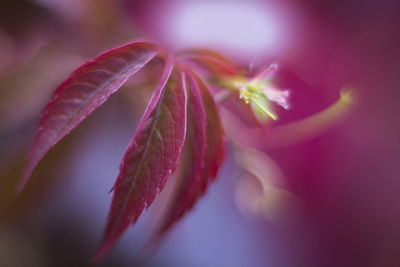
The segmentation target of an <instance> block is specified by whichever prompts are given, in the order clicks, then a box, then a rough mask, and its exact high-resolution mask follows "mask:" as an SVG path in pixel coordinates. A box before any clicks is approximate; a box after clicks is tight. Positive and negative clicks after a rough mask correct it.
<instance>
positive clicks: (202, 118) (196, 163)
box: [153, 73, 225, 241]
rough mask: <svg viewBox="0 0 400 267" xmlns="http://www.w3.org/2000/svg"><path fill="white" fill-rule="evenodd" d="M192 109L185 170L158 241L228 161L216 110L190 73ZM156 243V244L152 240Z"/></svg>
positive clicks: (200, 81) (213, 103)
mask: <svg viewBox="0 0 400 267" xmlns="http://www.w3.org/2000/svg"><path fill="white" fill-rule="evenodd" d="M187 76H188V88H189V90H188V91H189V92H190V93H189V99H190V102H189V103H190V106H189V112H188V136H187V140H186V143H185V146H186V147H185V148H186V149H185V152H187V154H188V156H185V157H184V160H183V163H184V169H183V173H182V175H181V176H180V177H179V181H178V184H177V187H176V190H175V192H174V195H173V198H172V200H171V203H169V204H170V208H169V210H167V213H166V216H165V219H164V222H163V224H162V225H161V228H160V231H159V232H158V233H157V235H156V237H155V238H156V239H157V238H158V239H159V238H160V237H161V236H162V235H163V234H164V233H165V232H166V231H167V230H168V229H169V228H170V227H171V226H172V225H173V224H174V223H175V222H177V221H178V220H179V219H180V218H181V217H182V216H183V215H184V214H185V213H186V212H187V211H189V210H190V209H191V208H192V207H193V206H194V204H195V203H196V201H197V200H198V199H199V198H200V197H201V196H202V195H203V194H204V192H205V191H206V189H207V186H208V184H209V182H210V181H211V180H214V179H215V178H216V176H217V173H218V170H219V168H220V166H221V165H222V162H223V161H224V158H225V134H224V131H223V128H222V124H221V121H220V118H219V114H218V110H217V106H216V104H215V102H214V99H213V97H212V95H211V93H210V91H209V90H208V88H207V86H206V84H205V83H204V82H203V81H202V80H201V79H200V78H199V77H198V76H196V75H195V74H192V73H188V74H187ZM153 241H156V240H153Z"/></svg>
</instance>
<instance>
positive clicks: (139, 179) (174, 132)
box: [93, 61, 186, 261]
mask: <svg viewBox="0 0 400 267" xmlns="http://www.w3.org/2000/svg"><path fill="white" fill-rule="evenodd" d="M172 68H173V63H172V62H171V61H168V62H167V65H166V68H165V71H164V74H163V78H162V81H161V83H160V85H159V87H158V88H157V89H156V91H155V92H154V94H153V96H152V99H151V100H150V104H149V106H148V107H147V109H146V111H145V113H144V115H143V118H142V120H141V122H140V124H139V126H138V129H137V130H136V133H135V135H134V136H133V138H132V140H131V142H130V144H129V146H128V148H127V150H126V152H125V155H124V158H123V160H122V163H121V167H120V174H119V176H118V179H117V181H116V184H115V186H114V188H115V191H114V197H113V200H112V204H111V211H110V213H109V216H108V223H107V227H106V231H105V235H104V238H103V241H102V244H101V246H100V249H99V251H98V253H97V255H96V256H95V257H94V259H93V260H94V261H98V260H100V259H101V258H102V257H103V256H104V255H105V254H106V253H107V252H108V251H109V250H110V249H111V248H112V246H113V245H114V244H115V242H116V241H117V239H118V238H119V237H120V236H121V234H122V233H123V232H124V231H125V230H126V228H127V227H128V226H129V225H130V224H131V223H135V222H136V220H137V219H138V217H139V215H140V214H141V213H142V211H143V209H144V208H147V207H148V206H149V205H150V204H151V203H152V201H153V200H154V198H155V196H156V195H157V193H158V192H159V191H160V190H161V189H162V188H163V187H164V185H165V183H166V181H167V179H168V178H169V177H170V176H171V174H172V173H173V172H174V171H175V169H176V166H177V163H178V160H179V158H180V155H181V152H182V148H183V144H184V140H185V134H186V92H185V84H184V75H183V73H181V72H180V71H174V73H172V76H171V77H170V73H171V71H172ZM168 78H169V80H168ZM167 80H168V83H167Z"/></svg>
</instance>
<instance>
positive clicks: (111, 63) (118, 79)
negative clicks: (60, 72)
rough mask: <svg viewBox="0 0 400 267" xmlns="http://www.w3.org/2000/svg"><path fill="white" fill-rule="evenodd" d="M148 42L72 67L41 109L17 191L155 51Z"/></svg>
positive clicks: (123, 47) (126, 47) (131, 45)
mask: <svg viewBox="0 0 400 267" xmlns="http://www.w3.org/2000/svg"><path fill="white" fill-rule="evenodd" d="M157 50H158V49H157V47H156V46H155V45H153V44H151V43H147V42H133V43H129V44H127V45H124V46H121V47H118V48H114V49H111V50H108V51H106V52H104V53H102V54H100V55H98V56H97V57H96V58H95V59H93V60H91V61H89V62H87V63H86V64H84V65H83V66H81V67H79V68H78V69H77V70H75V71H74V72H73V73H72V75H71V76H70V77H69V78H68V79H67V80H66V81H64V82H63V83H62V84H61V85H60V86H59V87H58V88H57V90H56V91H55V92H54V94H53V96H52V98H51V100H50V102H49V103H48V104H47V106H46V107H45V109H44V110H43V112H42V114H41V117H40V121H39V124H38V128H37V132H36V136H35V140H34V142H33V145H32V148H31V152H30V155H29V160H28V163H27V166H26V169H25V172H24V176H23V179H22V182H21V185H20V190H22V188H23V186H24V185H25V183H26V182H27V180H28V179H29V177H30V176H31V174H32V172H33V171H34V169H35V168H36V166H37V164H38V163H39V162H40V160H41V159H42V158H43V157H44V155H45V154H46V153H47V152H48V151H49V150H50V149H51V148H52V147H53V146H54V145H56V144H57V143H58V142H59V141H60V140H61V139H62V138H63V137H64V136H66V135H67V134H68V133H69V132H71V131H72V130H73V129H74V128H76V127H77V126H78V125H79V124H80V123H81V122H82V120H84V119H85V118H86V117H87V116H89V114H90V113H92V112H93V111H94V110H95V109H96V108H98V107H99V106H100V105H102V104H103V103H104V102H105V101H106V100H107V99H108V97H109V96H110V95H111V94H113V93H114V92H116V91H117V90H118V89H119V88H120V87H121V86H122V85H123V84H124V83H125V82H126V80H127V79H128V78H129V77H130V76H132V75H133V74H135V73H136V72H137V71H139V70H140V69H141V68H142V67H143V66H144V65H145V64H146V63H147V62H149V61H150V60H151V59H152V58H154V57H155V56H156V54H157Z"/></svg>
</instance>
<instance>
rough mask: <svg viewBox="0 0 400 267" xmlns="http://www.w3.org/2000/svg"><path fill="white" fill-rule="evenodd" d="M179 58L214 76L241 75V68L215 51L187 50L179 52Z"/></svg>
mask: <svg viewBox="0 0 400 267" xmlns="http://www.w3.org/2000/svg"><path fill="white" fill-rule="evenodd" d="M177 56H178V57H179V58H180V59H182V60H185V61H188V62H189V63H190V62H194V63H197V64H199V65H201V66H203V67H205V68H206V69H207V70H209V71H211V73H213V74H215V73H217V74H219V75H236V74H238V73H239V68H238V67H237V66H236V65H235V64H234V63H233V62H232V61H231V60H229V59H228V58H226V57H224V56H222V55H221V54H219V53H217V52H215V51H213V50H209V49H202V48H194V49H186V50H183V51H181V52H179V53H178V54H177Z"/></svg>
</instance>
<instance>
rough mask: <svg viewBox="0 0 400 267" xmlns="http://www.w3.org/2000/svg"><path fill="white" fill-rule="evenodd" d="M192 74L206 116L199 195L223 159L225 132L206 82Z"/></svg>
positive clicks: (214, 176)
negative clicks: (204, 145)
mask: <svg viewBox="0 0 400 267" xmlns="http://www.w3.org/2000/svg"><path fill="white" fill-rule="evenodd" d="M192 75H193V77H194V78H195V80H196V82H197V84H198V86H199V88H200V92H201V96H202V98H203V103H204V109H205V111H206V117H207V127H206V136H207V149H206V154H205V167H204V170H203V179H201V181H202V183H201V184H200V188H199V191H198V193H199V195H198V196H201V195H203V194H204V192H205V191H206V189H207V185H208V182H209V181H210V180H211V181H212V180H215V178H216V177H217V174H218V170H219V168H220V167H221V165H222V163H223V162H224V160H225V132H224V128H223V126H222V123H221V119H220V116H219V112H218V108H217V105H216V104H215V101H214V98H213V96H212V95H211V92H210V90H209V88H208V86H207V84H206V83H205V82H204V81H202V80H201V79H200V77H199V76H197V75H196V74H194V73H191V76H192Z"/></svg>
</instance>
